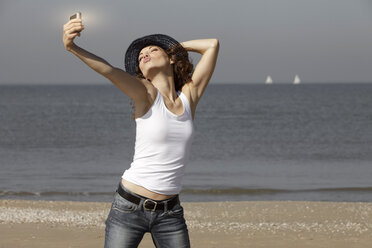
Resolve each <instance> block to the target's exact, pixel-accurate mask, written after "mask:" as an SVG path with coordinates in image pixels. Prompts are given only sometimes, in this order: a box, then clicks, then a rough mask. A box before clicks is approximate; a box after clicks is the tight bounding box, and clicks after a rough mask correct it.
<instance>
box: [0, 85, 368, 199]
mask: <svg viewBox="0 0 372 248" xmlns="http://www.w3.org/2000/svg"><path fill="white" fill-rule="evenodd" d="M194 126H195V136H194V141H193V145H192V148H191V155H190V160H189V163H188V164H187V167H186V173H185V176H184V178H183V190H182V191H181V193H180V198H181V200H182V201H187V202H200V201H277V200H279V201H338V202H339V201H347V202H359V201H360V202H371V201H372V83H371V84H369V83H312V84H311V83H302V84H299V85H293V84H284V83H283V84H279V83H278V84H272V85H265V84H229V83H225V84H217V83H216V84H213V83H210V85H209V86H208V87H207V89H206V91H205V92H204V95H203V97H202V99H201V100H200V102H199V104H198V106H197V110H196V117H195V120H194ZM134 143H135V122H134V121H133V120H132V119H131V105H130V100H129V98H128V97H127V96H126V95H125V94H124V93H123V92H122V91H120V90H119V89H118V88H116V86H114V85H112V84H110V83H107V84H102V85H98V84H96V85H93V84H92V85H83V84H76V85H67V84H66V85H63V84H60V85H53V84H50V85H42V84H40V85H1V86H0V199H25V200H51V201H57V200H58V201H88V202H90V201H97V202H110V201H112V197H113V194H114V192H115V190H116V188H117V186H118V183H119V181H120V179H121V175H122V174H123V172H124V170H126V169H128V168H129V167H130V164H131V162H132V158H133V154H134Z"/></svg>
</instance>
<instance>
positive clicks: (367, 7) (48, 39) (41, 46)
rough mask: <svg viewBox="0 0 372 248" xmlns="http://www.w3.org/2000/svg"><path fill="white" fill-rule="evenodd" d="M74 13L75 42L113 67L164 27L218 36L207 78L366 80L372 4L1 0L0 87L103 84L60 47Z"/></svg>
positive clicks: (355, 0)
mask: <svg viewBox="0 0 372 248" xmlns="http://www.w3.org/2000/svg"><path fill="white" fill-rule="evenodd" d="M76 11H81V12H82V13H83V23H84V25H85V30H84V31H83V32H82V35H81V37H78V38H76V39H75V41H76V44H78V45H79V46H81V47H82V48H84V49H86V50H88V51H90V52H92V53H94V54H96V55H98V56H100V57H102V58H104V59H105V60H107V61H108V62H109V63H111V64H112V65H114V66H117V67H123V56H124V53H125V50H126V48H127V47H128V45H129V44H130V43H131V41H132V40H134V39H136V38H138V37H140V36H144V35H147V34H153V33H164V34H168V35H170V36H172V37H174V38H175V39H177V40H178V41H180V42H182V41H186V40H192V39H201V38H218V39H219V40H220V54H219V59H218V61H217V66H216V70H215V73H214V75H213V77H212V79H211V83H236V82H241V83H243V82H247V83H254V82H263V81H265V79H266V76H267V75H271V76H272V78H273V80H274V82H290V81H293V79H294V76H295V74H299V75H300V77H301V80H302V81H303V82H372V0H253V1H249V0H231V1H222V0H187V1H180V0H157V1H143V0H136V1H123V0H121V1H119V0H117V1H68V0H64V1H58V2H57V1H46V0H45V1H40V0H33V1H30V0H25V1H21V0H13V1H2V0H0V32H1V35H0V84H15V83H27V84H31V83H43V84H54V83H101V84H107V83H110V82H109V81H107V79H105V78H103V77H102V76H101V75H99V74H97V73H96V72H94V71H93V70H91V69H90V68H89V67H87V66H86V65H85V64H84V63H83V62H81V61H80V60H79V59H78V58H77V57H75V56H74V55H72V54H70V53H69V52H67V51H65V50H64V47H63V43H62V26H63V24H64V23H65V22H67V21H68V19H69V16H70V15H71V14H73V13H74V12H76ZM192 58H193V59H194V61H197V60H198V59H199V58H200V56H198V55H196V54H192Z"/></svg>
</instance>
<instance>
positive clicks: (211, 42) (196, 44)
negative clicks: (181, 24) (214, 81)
mask: <svg viewBox="0 0 372 248" xmlns="http://www.w3.org/2000/svg"><path fill="white" fill-rule="evenodd" d="M181 45H182V46H183V47H184V48H185V49H186V50H187V51H190V52H197V53H200V54H202V57H201V59H200V61H199V63H198V64H197V65H196V67H195V70H194V72H193V74H192V77H191V78H192V82H191V86H192V88H193V90H192V92H193V93H192V97H193V100H194V101H195V102H198V101H199V99H200V98H201V96H202V95H203V92H204V90H205V88H206V87H207V85H208V83H209V80H210V79H211V77H212V74H213V71H214V68H215V66H216V62H217V57H218V51H219V46H220V45H219V41H218V39H200V40H190V41H185V42H181Z"/></svg>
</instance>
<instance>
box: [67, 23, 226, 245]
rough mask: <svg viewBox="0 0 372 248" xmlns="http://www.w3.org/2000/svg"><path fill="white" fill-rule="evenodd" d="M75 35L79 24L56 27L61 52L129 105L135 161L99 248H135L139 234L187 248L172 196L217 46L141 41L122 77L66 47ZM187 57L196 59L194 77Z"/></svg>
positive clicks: (160, 38) (153, 38)
mask: <svg viewBox="0 0 372 248" xmlns="http://www.w3.org/2000/svg"><path fill="white" fill-rule="evenodd" d="M83 29H84V26H83V25H82V21H81V19H73V20H70V21H69V22H67V23H66V24H65V25H64V28H63V43H64V46H65V48H66V50H67V51H69V52H71V53H73V54H74V55H76V56H77V57H78V58H80V59H81V60H82V61H83V62H84V63H86V64H87V65H88V66H89V67H91V68H92V69H93V70H95V71H96V72H98V73H99V74H101V75H102V76H104V77H105V78H107V79H108V80H110V81H111V82H112V83H114V84H115V85H116V86H117V87H118V88H119V89H120V90H121V91H122V92H124V93H125V94H126V95H127V96H128V97H129V98H130V99H131V100H132V101H133V102H134V111H133V118H134V120H135V122H136V142H135V153H134V157H133V161H132V163H131V166H130V168H129V169H128V170H126V171H125V172H124V174H123V175H122V178H121V181H120V183H119V186H118V189H117V191H116V193H115V196H114V200H113V202H112V206H111V209H110V213H109V215H108V217H107V220H106V236H105V247H107V248H108V247H138V244H139V243H140V241H141V240H142V238H143V235H144V233H146V232H150V233H151V235H152V239H153V242H154V244H155V246H156V247H162V248H163V247H172V248H174V247H177V248H180V247H190V241H189V234H188V229H187V226H186V222H185V219H184V215H183V207H182V206H181V204H180V200H179V197H178V194H179V192H180V191H181V179H182V176H183V174H184V169H185V166H186V164H187V161H188V155H189V151H190V146H191V143H192V139H193V134H194V126H193V120H194V118H195V110H196V106H197V104H198V102H199V100H200V98H201V97H202V95H203V93H204V91H205V89H206V87H207V85H208V82H209V80H210V78H211V76H212V73H213V71H214V68H215V65H216V61H217V55H218V50H219V42H218V40H217V39H200V40H191V41H186V42H182V43H178V42H177V41H176V40H175V39H173V38H172V37H169V36H167V35H163V34H153V35H147V36H145V37H141V38H139V39H136V40H135V41H133V42H132V43H131V45H130V46H129V48H128V49H127V51H126V54H125V71H124V70H122V69H120V68H116V67H113V66H111V65H110V64H109V63H107V62H106V61H105V60H103V59H102V58H99V57H97V56H95V55H94V54H92V53H89V52H88V51H86V50H84V49H82V48H80V47H78V46H77V45H76V44H75V43H74V38H75V37H76V36H80V32H81V31H82V30H83ZM188 51H192V52H198V53H200V54H202V57H201V59H200V61H199V63H198V64H197V66H196V67H195V69H194V70H193V65H192V64H191V63H190V61H189V58H188Z"/></svg>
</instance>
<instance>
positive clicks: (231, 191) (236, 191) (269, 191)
mask: <svg viewBox="0 0 372 248" xmlns="http://www.w3.org/2000/svg"><path fill="white" fill-rule="evenodd" d="M306 192H307V193H311V192H314V193H322V192H323V193H327V192H328V193H329V192H360V193H362V192H364V193H368V192H372V187H339V188H315V189H275V188H208V189H200V188H184V189H183V190H182V192H181V194H191V195H274V194H291V193H306ZM113 194H114V192H63V191H45V192H29V191H3V190H0V197H4V196H5V197H6V196H16V197H22V196H41V197H43V196H77V197H78V196H100V195H101V196H112V195H113Z"/></svg>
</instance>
